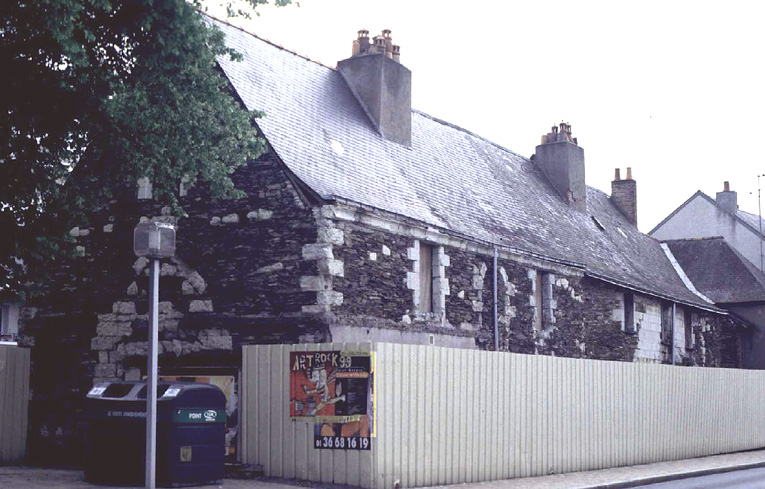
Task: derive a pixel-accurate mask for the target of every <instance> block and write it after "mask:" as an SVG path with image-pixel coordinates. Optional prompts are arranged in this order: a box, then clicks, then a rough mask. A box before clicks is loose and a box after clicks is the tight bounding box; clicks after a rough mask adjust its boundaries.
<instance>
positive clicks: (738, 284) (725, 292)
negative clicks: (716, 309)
mask: <svg viewBox="0 0 765 489" xmlns="http://www.w3.org/2000/svg"><path fill="white" fill-rule="evenodd" d="M666 243H667V245H668V246H669V249H670V250H672V254H673V255H674V256H675V259H677V261H678V263H680V265H681V266H682V267H683V270H684V271H685V273H686V275H688V278H689V279H690V280H691V282H693V284H694V285H695V286H696V288H697V289H698V290H699V291H700V292H701V293H702V294H704V295H706V296H707V297H709V298H710V299H712V300H713V301H715V302H716V303H731V302H752V301H765V274H763V273H762V272H761V271H760V270H758V269H757V267H755V266H754V265H753V264H752V263H751V262H750V261H749V260H747V259H746V258H744V257H743V256H742V255H741V254H740V253H739V252H737V251H736V250H735V249H734V248H733V247H731V246H730V245H729V244H728V243H727V242H726V241H725V239H723V238H722V237H716V238H703V239H680V240H671V241H666Z"/></svg>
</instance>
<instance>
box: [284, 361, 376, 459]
mask: <svg viewBox="0 0 765 489" xmlns="http://www.w3.org/2000/svg"><path fill="white" fill-rule="evenodd" d="M289 362H290V417H291V418H292V419H293V420H303V421H313V422H314V423H315V424H314V448H318V449H340V450H369V448H370V445H371V443H370V437H371V436H374V357H373V354H372V353H371V352H353V351H296V352H290V359H289Z"/></svg>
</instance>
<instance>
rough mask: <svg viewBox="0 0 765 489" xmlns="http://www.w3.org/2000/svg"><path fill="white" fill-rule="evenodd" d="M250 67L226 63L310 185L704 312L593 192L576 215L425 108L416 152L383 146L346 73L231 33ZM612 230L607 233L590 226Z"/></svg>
mask: <svg viewBox="0 0 765 489" xmlns="http://www.w3.org/2000/svg"><path fill="white" fill-rule="evenodd" d="M217 25H218V26H219V27H220V28H221V29H222V30H223V31H224V33H225V34H226V39H227V44H228V45H229V46H230V47H232V48H235V49H236V50H237V51H238V52H240V53H241V54H242V55H243V60H242V61H241V62H234V61H230V60H228V59H221V60H220V65H221V67H222V69H223V71H224V72H225V74H226V76H227V77H228V78H229V80H230V81H231V83H232V85H233V86H234V88H235V90H236V91H237V93H238V95H239V97H240V98H241V99H242V101H243V102H244V104H245V105H246V106H247V108H248V109H251V110H262V111H265V113H266V116H265V117H264V118H262V119H259V120H258V126H259V127H260V129H261V130H262V131H263V134H264V135H265V136H266V138H267V139H268V141H269V143H270V144H271V146H272V147H273V149H274V150H275V151H276V153H277V154H278V155H279V156H280V158H281V160H282V161H283V162H284V163H285V164H286V165H287V167H288V168H289V169H290V170H291V171H292V172H293V174H294V175H295V176H296V177H297V178H299V179H300V180H301V181H302V182H303V183H305V184H306V185H307V186H309V187H310V188H311V189H313V190H314V191H315V192H317V193H318V194H320V195H322V196H324V197H327V198H332V197H335V198H338V197H339V198H343V199H347V200H350V201H353V202H357V203H362V204H366V205H368V206H372V207H375V208H378V209H382V210H384V211H388V212H392V213H396V214H400V215H404V216H407V217H410V218H413V219H416V220H419V221H422V222H424V223H428V224H430V225H433V226H437V227H440V228H442V229H445V230H448V231H452V232H455V233H460V234H462V235H467V236H470V237H472V238H475V239H479V240H484V241H489V242H492V243H495V244H501V245H506V246H509V247H514V248H519V249H523V250H527V251H530V252H533V253H537V254H541V255H544V256H547V257H551V258H555V259H560V260H566V261H573V262H578V263H583V264H585V265H586V270H587V273H588V274H590V275H592V276H595V277H598V278H601V279H605V280H609V281H611V282H614V283H617V284H622V285H625V286H628V287H631V288H635V289H637V290H642V291H646V292H649V293H652V294H655V295H659V296H666V297H671V298H674V299H675V300H678V301H683V302H687V303H692V304H696V305H699V306H700V307H705V308H710V307H711V306H710V305H709V304H707V303H705V302H704V301H702V300H701V299H699V298H698V297H697V296H696V295H694V294H692V293H691V292H690V291H689V290H688V289H687V288H686V287H685V286H684V285H683V283H682V281H681V279H680V278H679V277H678V275H677V274H676V272H675V270H674V268H673V267H672V265H671V264H670V262H669V261H668V259H667V257H666V255H665V254H664V252H663V250H662V248H661V246H660V244H659V242H658V241H656V240H654V239H653V238H650V237H648V236H646V235H644V234H642V233H641V232H639V231H638V230H637V228H636V227H634V226H633V225H632V224H630V223H629V222H628V221H627V220H626V219H625V217H624V216H623V215H622V213H621V212H620V211H619V210H618V209H617V208H616V207H615V206H614V205H613V204H612V203H611V202H610V200H609V197H608V196H607V195H606V194H605V193H603V192H601V191H599V190H596V189H593V188H588V190H587V207H588V213H587V214H583V213H580V212H577V211H575V210H573V209H571V208H569V207H568V206H567V205H566V204H565V203H564V202H563V201H562V199H561V198H560V197H559V196H558V194H557V193H556V191H555V190H554V189H553V187H552V186H551V185H550V184H549V182H548V181H547V180H546V178H545V177H544V176H543V175H542V173H541V172H540V171H539V170H538V169H537V168H535V166H534V163H533V161H530V160H529V159H527V158H525V157H523V156H520V155H519V154H516V153H514V152H512V151H509V150H507V149H505V148H503V147H501V146H499V145H497V144H494V143H492V142H490V141H488V140H486V139H483V138H481V137H479V136H477V135H475V134H472V133H470V132H468V131H465V130H463V129H460V128H459V127H456V126H454V125H451V124H447V123H445V122H443V121H440V120H438V119H435V118H433V117H431V116H428V115H427V114H424V113H422V112H419V111H412V145H411V147H410V148H407V147H405V146H402V145H399V144H396V143H393V142H390V141H387V140H385V139H383V138H382V137H381V136H380V135H379V134H378V133H377V132H376V130H375V128H374V127H373V125H372V124H371V122H370V121H369V119H368V118H367V116H366V115H365V113H364V111H363V110H362V108H361V106H360V105H359V103H358V102H357V101H356V99H355V98H354V95H353V94H352V93H351V90H350V89H349V88H348V86H347V85H346V83H345V81H344V80H343V78H342V77H341V75H340V74H339V73H338V72H337V71H335V70H333V69H329V68H327V67H325V66H323V65H320V64H318V63H315V62H312V61H310V60H307V59H306V58H303V57H301V56H298V55H296V54H294V53H292V52H289V51H286V50H284V49H282V48H279V47H277V46H274V45H273V44H270V43H268V42H266V41H263V40H261V39H259V38H257V37H255V36H253V35H251V34H248V33H245V32H243V31H241V30H240V29H237V28H235V27H231V26H229V25H226V24H222V23H218V24H217ZM591 216H594V217H596V218H597V219H598V220H599V221H600V222H601V223H602V224H603V226H604V228H605V229H603V230H601V229H600V228H599V227H598V225H596V223H595V222H594V221H593V219H592V217H591Z"/></svg>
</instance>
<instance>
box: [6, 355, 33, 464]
mask: <svg viewBox="0 0 765 489" xmlns="http://www.w3.org/2000/svg"><path fill="white" fill-rule="evenodd" d="M28 408H29V349H27V348H19V347H17V346H11V345H0V463H2V464H9V463H16V462H20V461H22V460H23V459H24V455H25V453H26V445H27V420H28V413H29V411H28Z"/></svg>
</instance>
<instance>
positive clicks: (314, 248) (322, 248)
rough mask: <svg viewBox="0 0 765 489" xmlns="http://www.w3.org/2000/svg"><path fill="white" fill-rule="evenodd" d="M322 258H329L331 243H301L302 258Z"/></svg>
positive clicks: (330, 255) (330, 256)
mask: <svg viewBox="0 0 765 489" xmlns="http://www.w3.org/2000/svg"><path fill="white" fill-rule="evenodd" d="M322 258H326V259H330V258H334V257H333V256H332V245H331V244H326V243H309V244H306V245H303V259H304V260H320V259H322Z"/></svg>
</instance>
